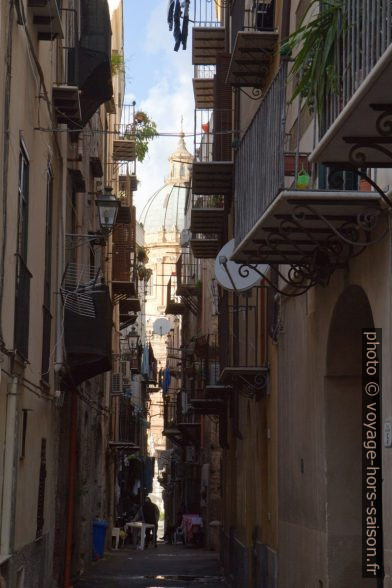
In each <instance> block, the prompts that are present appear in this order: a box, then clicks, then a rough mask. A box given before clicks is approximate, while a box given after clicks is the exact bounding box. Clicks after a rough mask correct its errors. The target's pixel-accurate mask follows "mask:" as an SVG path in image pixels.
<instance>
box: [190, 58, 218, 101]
mask: <svg viewBox="0 0 392 588" xmlns="http://www.w3.org/2000/svg"><path fill="white" fill-rule="evenodd" d="M215 71H216V69H215V66H213V65H196V66H195V73H194V78H193V93H194V96H195V106H196V108H201V109H204V108H213V107H214V76H215Z"/></svg>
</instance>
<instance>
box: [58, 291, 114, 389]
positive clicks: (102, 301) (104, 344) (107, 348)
mask: <svg viewBox="0 0 392 588" xmlns="http://www.w3.org/2000/svg"><path fill="white" fill-rule="evenodd" d="M88 294H89V295H91V297H92V300H93V303H94V308H95V317H89V316H82V315H80V314H76V313H74V312H73V311H71V310H70V309H69V308H68V307H67V306H65V308H64V344H65V350H66V356H67V367H68V369H69V380H70V382H69V383H70V384H71V385H78V384H81V383H82V382H84V381H85V380H88V379H90V378H92V377H94V376H97V375H99V374H102V373H103V372H106V371H108V370H110V369H111V368H112V311H113V309H112V303H111V300H110V295H109V289H108V287H107V286H97V287H96V288H94V290H92V291H90V292H88Z"/></svg>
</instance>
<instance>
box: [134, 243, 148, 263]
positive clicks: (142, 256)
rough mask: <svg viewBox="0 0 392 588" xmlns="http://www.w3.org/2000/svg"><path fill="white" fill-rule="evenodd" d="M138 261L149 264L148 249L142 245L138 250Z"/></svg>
mask: <svg viewBox="0 0 392 588" xmlns="http://www.w3.org/2000/svg"><path fill="white" fill-rule="evenodd" d="M136 257H137V260H138V261H139V262H140V263H143V264H145V263H148V249H147V247H143V246H142V245H141V246H139V247H138V250H137V254H136Z"/></svg>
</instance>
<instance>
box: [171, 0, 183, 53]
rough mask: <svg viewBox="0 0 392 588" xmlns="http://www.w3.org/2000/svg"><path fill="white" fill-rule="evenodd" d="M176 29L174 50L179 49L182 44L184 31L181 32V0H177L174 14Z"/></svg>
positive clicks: (174, 32) (174, 31)
mask: <svg viewBox="0 0 392 588" xmlns="http://www.w3.org/2000/svg"><path fill="white" fill-rule="evenodd" d="M173 21H174V30H173V36H174V40H175V45H174V51H178V50H179V48H180V45H181V39H182V33H181V3H180V0H176V4H175V7H174V14H173Z"/></svg>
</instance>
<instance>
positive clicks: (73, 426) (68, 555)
mask: <svg viewBox="0 0 392 588" xmlns="http://www.w3.org/2000/svg"><path fill="white" fill-rule="evenodd" d="M69 393H70V395H71V422H70V431H69V458H68V499H67V530H66V539H65V565H64V588H72V584H71V572H72V544H73V534H74V514H75V486H76V465H77V463H76V461H77V459H76V455H77V435H78V426H77V420H78V397H77V394H76V390H75V389H73V390H70V392H69Z"/></svg>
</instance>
